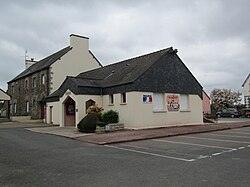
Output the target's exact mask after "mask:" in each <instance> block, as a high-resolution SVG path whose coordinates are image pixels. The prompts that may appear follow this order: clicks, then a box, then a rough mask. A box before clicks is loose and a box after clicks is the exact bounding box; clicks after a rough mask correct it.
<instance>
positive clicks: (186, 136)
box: [182, 136, 250, 144]
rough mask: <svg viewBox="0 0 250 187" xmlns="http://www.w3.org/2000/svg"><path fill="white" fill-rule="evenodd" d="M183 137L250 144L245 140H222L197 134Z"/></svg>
mask: <svg viewBox="0 0 250 187" xmlns="http://www.w3.org/2000/svg"><path fill="white" fill-rule="evenodd" d="M182 137H185V138H192V139H199V140H212V141H219V142H232V143H244V144H250V142H245V141H234V140H221V139H215V138H200V137H195V136H182Z"/></svg>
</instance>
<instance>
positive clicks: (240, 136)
mask: <svg viewBox="0 0 250 187" xmlns="http://www.w3.org/2000/svg"><path fill="white" fill-rule="evenodd" d="M105 146H106V147H109V148H113V149H118V150H121V151H124V152H134V153H137V154H143V155H148V156H152V157H162V158H166V159H170V160H171V159H172V160H178V161H181V162H194V161H197V160H201V159H209V158H216V157H220V156H221V155H226V154H231V155H232V154H234V152H239V151H242V150H243V149H250V127H246V128H240V129H232V130H225V131H216V132H210V133H201V134H192V135H185V136H176V137H167V138H159V139H152V140H144V141H137V142H130V143H120V144H113V145H105Z"/></svg>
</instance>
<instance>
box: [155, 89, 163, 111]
mask: <svg viewBox="0 0 250 187" xmlns="http://www.w3.org/2000/svg"><path fill="white" fill-rule="evenodd" d="M153 103H154V111H162V110H165V104H164V94H161V93H154V94H153Z"/></svg>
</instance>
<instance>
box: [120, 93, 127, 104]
mask: <svg viewBox="0 0 250 187" xmlns="http://www.w3.org/2000/svg"><path fill="white" fill-rule="evenodd" d="M121 103H127V97H126V93H121Z"/></svg>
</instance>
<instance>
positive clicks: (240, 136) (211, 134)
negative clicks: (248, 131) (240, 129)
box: [209, 133, 250, 138]
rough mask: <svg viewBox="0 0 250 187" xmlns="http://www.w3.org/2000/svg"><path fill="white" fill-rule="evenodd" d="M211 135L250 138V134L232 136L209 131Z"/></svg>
mask: <svg viewBox="0 0 250 187" xmlns="http://www.w3.org/2000/svg"><path fill="white" fill-rule="evenodd" d="M209 135H215V136H225V137H233V138H250V137H249V136H231V135H224V134H214V133H209Z"/></svg>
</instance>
